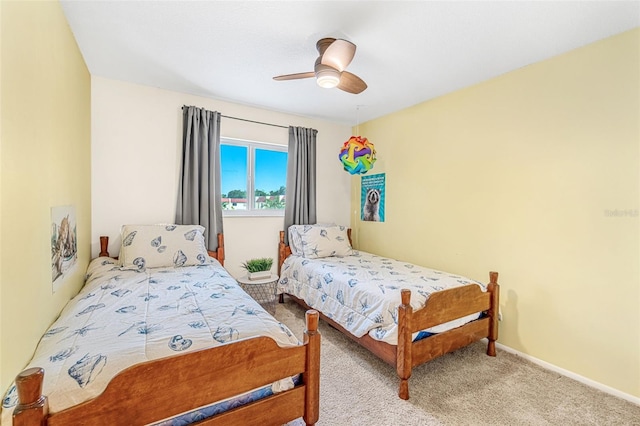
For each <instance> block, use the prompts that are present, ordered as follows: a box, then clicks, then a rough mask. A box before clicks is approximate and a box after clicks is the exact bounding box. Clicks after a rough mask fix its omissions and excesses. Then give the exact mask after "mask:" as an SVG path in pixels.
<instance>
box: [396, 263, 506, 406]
mask: <svg viewBox="0 0 640 426" xmlns="http://www.w3.org/2000/svg"><path fill="white" fill-rule="evenodd" d="M489 280H490V282H489V285H488V286H487V291H486V292H483V291H482V290H481V289H480V287H479V286H477V285H466V286H461V287H455V288H451V289H448V290H442V291H438V292H435V293H432V294H431V295H430V296H429V299H427V302H426V304H425V306H424V307H423V308H422V309H418V310H417V311H413V308H412V307H411V305H410V299H411V292H410V291H409V290H402V292H401V293H402V303H401V305H400V306H399V307H398V346H397V361H396V371H397V373H398V377H399V378H400V386H399V389H398V396H399V397H400V398H402V399H409V377H411V370H412V368H413V367H415V366H418V365H421V364H424V363H425V362H427V361H430V360H432V359H434V358H436V357H439V356H440V355H444V354H446V353H449V352H453V351H455V350H456V349H459V348H462V347H464V346H467V345H469V344H470V343H473V342H475V341H477V340H480V339H484V338H485V337H486V338H487V339H488V341H489V343H488V345H487V355H489V356H496V349H495V342H496V340H497V339H498V305H499V294H500V286H499V285H498V273H497V272H490V273H489ZM476 312H483V313H484V315H483V317H481V318H480V319H477V320H475V321H471V322H469V323H467V324H464V325H462V326H460V327H456V328H454V329H452V330H449V331H445V332H443V333H438V334H436V335H433V336H430V337H428V338H426V339H421V340H418V341H415V342H413V341H412V335H413V333H417V332H418V331H420V330H426V329H428V328H431V327H434V326H436V325H439V324H444V323H446V322H449V321H452V320H455V319H458V318H462V317H464V316H467V315H471V314H474V313H476Z"/></svg>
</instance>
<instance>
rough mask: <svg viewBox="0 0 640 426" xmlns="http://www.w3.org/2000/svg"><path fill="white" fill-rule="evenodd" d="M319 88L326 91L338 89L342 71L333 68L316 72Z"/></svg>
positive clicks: (323, 68)
mask: <svg viewBox="0 0 640 426" xmlns="http://www.w3.org/2000/svg"><path fill="white" fill-rule="evenodd" d="M316 82H317V83H318V86H320V87H323V88H325V89H331V88H333V87H336V86H337V85H338V84H339V83H340V71H338V70H336V69H333V68H331V67H322V68H321V69H318V70H317V71H316Z"/></svg>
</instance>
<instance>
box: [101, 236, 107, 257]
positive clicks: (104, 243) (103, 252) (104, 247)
mask: <svg viewBox="0 0 640 426" xmlns="http://www.w3.org/2000/svg"><path fill="white" fill-rule="evenodd" d="M99 256H100V257H109V237H105V236H102V237H100V254H99Z"/></svg>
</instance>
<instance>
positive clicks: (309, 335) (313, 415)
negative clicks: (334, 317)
mask: <svg viewBox="0 0 640 426" xmlns="http://www.w3.org/2000/svg"><path fill="white" fill-rule="evenodd" d="M305 318H306V322H307V329H306V330H305V332H304V344H305V345H307V365H306V368H305V370H306V373H305V374H304V375H303V380H304V384H305V386H306V388H307V393H306V395H305V399H306V401H305V404H304V405H305V407H306V408H305V412H304V417H303V418H304V421H305V423H306V424H307V425H314V424H316V422H317V421H318V418H319V417H320V333H318V320H319V318H320V316H319V314H318V311H316V310H314V309H310V310H308V311H307V313H306V314H305Z"/></svg>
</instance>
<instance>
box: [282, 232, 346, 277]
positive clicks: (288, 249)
mask: <svg viewBox="0 0 640 426" xmlns="http://www.w3.org/2000/svg"><path fill="white" fill-rule="evenodd" d="M284 232H285V231H280V243H279V244H278V276H279V275H280V269H281V268H282V264H283V263H284V260H285V259H286V258H287V257H289V256H290V255H291V247H289V246H288V245H286V244H285V243H284ZM347 236H348V237H349V244H351V247H353V241H351V228H347Z"/></svg>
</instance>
